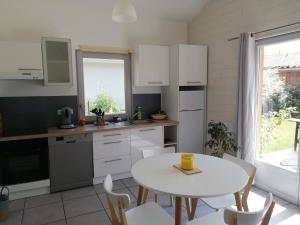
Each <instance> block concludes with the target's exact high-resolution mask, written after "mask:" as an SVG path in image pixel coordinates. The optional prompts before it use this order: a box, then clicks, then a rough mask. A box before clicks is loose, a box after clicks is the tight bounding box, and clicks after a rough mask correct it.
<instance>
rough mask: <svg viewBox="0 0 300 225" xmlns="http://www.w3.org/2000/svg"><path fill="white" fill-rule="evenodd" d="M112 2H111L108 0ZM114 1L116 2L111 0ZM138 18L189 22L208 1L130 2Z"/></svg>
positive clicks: (146, 0) (139, 0) (140, 0)
mask: <svg viewBox="0 0 300 225" xmlns="http://www.w3.org/2000/svg"><path fill="white" fill-rule="evenodd" d="M108 1H112V0H108ZM113 1H116V0H113ZM131 1H132V3H133V4H134V5H135V7H136V10H137V14H138V15H139V16H141V17H142V16H147V17H158V18H160V19H167V20H176V21H181V22H190V21H192V20H193V19H194V18H195V17H196V16H197V15H199V14H200V12H201V10H202V9H203V7H204V5H205V4H206V3H207V2H208V0H131Z"/></svg>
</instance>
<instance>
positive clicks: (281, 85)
mask: <svg viewBox="0 0 300 225" xmlns="http://www.w3.org/2000/svg"><path fill="white" fill-rule="evenodd" d="M257 51H258V54H257V55H258V60H257V62H258V71H259V80H260V82H259V83H260V87H259V97H258V98H259V99H258V103H259V105H258V115H257V116H258V130H257V133H258V136H257V140H258V142H257V143H258V146H257V152H256V163H257V166H258V176H257V185H258V186H262V187H264V188H266V189H269V190H270V191H272V192H274V193H276V194H278V195H280V196H281V197H283V198H285V199H287V200H290V201H293V202H294V203H299V193H300V192H299V180H300V179H299V163H298V161H299V150H300V148H299V144H298V138H299V134H298V131H299V126H300V33H293V34H290V35H285V36H278V37H275V38H270V39H265V40H261V41H258V42H257Z"/></svg>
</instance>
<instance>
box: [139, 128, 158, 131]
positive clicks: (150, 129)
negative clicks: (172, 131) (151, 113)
mask: <svg viewBox="0 0 300 225" xmlns="http://www.w3.org/2000/svg"><path fill="white" fill-rule="evenodd" d="M152 130H155V129H154V128H149V129H141V130H140V132H147V131H152Z"/></svg>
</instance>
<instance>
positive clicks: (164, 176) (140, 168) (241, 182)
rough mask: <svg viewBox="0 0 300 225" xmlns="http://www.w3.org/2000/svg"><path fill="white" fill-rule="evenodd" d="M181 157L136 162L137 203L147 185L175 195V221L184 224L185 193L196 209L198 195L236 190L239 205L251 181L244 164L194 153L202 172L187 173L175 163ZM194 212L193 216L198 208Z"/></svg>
mask: <svg viewBox="0 0 300 225" xmlns="http://www.w3.org/2000/svg"><path fill="white" fill-rule="evenodd" d="M180 160H181V154H180V153H170V154H162V155H159V156H153V157H149V158H146V159H142V160H140V161H138V162H137V163H136V164H135V165H134V166H133V168H132V170H131V173H132V176H133V178H134V179H135V181H136V182H137V183H138V184H139V185H140V189H139V197H138V205H140V204H141V201H142V196H143V191H144V188H146V189H150V190H153V191H155V192H159V193H165V194H170V195H173V196H176V201H175V204H176V206H175V224H176V225H180V224H181V203H182V197H185V198H191V199H192V208H194V209H193V210H195V207H196V206H197V199H198V198H202V197H216V196H221V195H226V194H235V197H236V201H237V206H238V207H239V208H240V205H241V202H240V201H241V200H240V195H239V194H238V192H239V191H241V190H242V189H243V188H244V187H245V185H246V183H247V181H248V176H247V174H246V172H245V171H244V170H243V169H242V168H241V167H239V166H238V165H236V164H234V163H232V162H230V161H227V160H224V159H220V158H216V157H212V156H208V155H202V154H195V167H196V168H199V169H201V170H202V173H198V174H193V175H186V174H184V173H182V172H181V171H179V170H178V169H176V168H174V167H173V165H175V164H180ZM195 205H196V206H195ZM191 213H192V214H193V215H192V217H193V216H194V213H195V212H191Z"/></svg>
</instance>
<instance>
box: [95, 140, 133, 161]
mask: <svg viewBox="0 0 300 225" xmlns="http://www.w3.org/2000/svg"><path fill="white" fill-rule="evenodd" d="M93 150H94V159H101V158H105V157H114V156H119V155H129V154H130V139H121V140H108V141H104V142H100V141H94V142H93Z"/></svg>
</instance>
